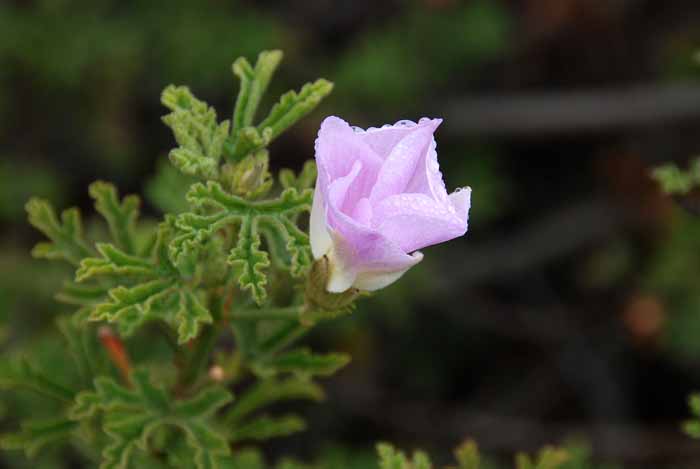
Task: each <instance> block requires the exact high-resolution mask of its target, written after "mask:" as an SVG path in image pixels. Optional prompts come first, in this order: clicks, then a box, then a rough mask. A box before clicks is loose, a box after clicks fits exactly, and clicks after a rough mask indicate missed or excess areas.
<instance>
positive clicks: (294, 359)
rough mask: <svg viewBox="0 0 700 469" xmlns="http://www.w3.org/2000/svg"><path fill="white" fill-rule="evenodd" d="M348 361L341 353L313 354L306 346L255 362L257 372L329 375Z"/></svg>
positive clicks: (347, 357)
mask: <svg viewBox="0 0 700 469" xmlns="http://www.w3.org/2000/svg"><path fill="white" fill-rule="evenodd" d="M349 362H350V356H348V355H345V354H341V353H329V354H326V355H320V354H313V353H311V351H310V350H308V349H306V348H301V349H297V350H292V351H289V352H285V353H282V354H280V355H277V356H275V357H272V358H268V359H266V360H264V361H262V362H261V363H256V364H255V368H256V371H257V372H258V373H262V374H274V373H296V374H298V375H301V376H330V375H332V374H334V373H335V372H336V371H338V370H339V369H340V368H342V367H344V366H345V365H347V364H348V363H349Z"/></svg>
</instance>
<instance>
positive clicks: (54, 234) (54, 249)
mask: <svg viewBox="0 0 700 469" xmlns="http://www.w3.org/2000/svg"><path fill="white" fill-rule="evenodd" d="M26 210H27V213H28V215H29V223H30V224H31V225H32V226H34V227H35V228H36V229H38V230H39V231H41V232H42V233H43V234H44V235H45V236H46V237H47V238H49V239H50V240H51V242H50V243H49V242H42V243H39V244H37V245H36V246H35V247H34V249H33V250H32V255H33V256H34V257H40V258H45V259H50V260H57V259H58V260H64V261H67V262H70V263H71V264H73V265H76V266H77V265H78V264H79V263H80V260H81V259H83V258H84V257H88V256H90V255H92V251H91V250H90V248H89V247H88V245H87V243H86V242H85V240H84V238H83V225H82V222H81V220H80V213H79V212H78V209H76V208H70V209H68V210H65V211H63V213H62V214H61V221H60V222H59V220H58V218H57V216H56V212H55V211H54V209H53V207H52V206H51V204H50V203H49V202H47V201H46V200H43V199H39V198H32V199H31V200H29V202H27V205H26Z"/></svg>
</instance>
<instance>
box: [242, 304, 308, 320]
mask: <svg viewBox="0 0 700 469" xmlns="http://www.w3.org/2000/svg"><path fill="white" fill-rule="evenodd" d="M302 307H303V306H301V305H299V306H287V307H284V308H261V309H242V310H237V311H231V319H233V320H236V319H238V320H242V321H258V320H265V319H286V320H289V319H299V316H300V314H301V310H302Z"/></svg>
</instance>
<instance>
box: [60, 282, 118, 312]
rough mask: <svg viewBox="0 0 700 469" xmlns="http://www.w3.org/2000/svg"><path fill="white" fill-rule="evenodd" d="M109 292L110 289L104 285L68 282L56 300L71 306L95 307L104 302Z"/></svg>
mask: <svg viewBox="0 0 700 469" xmlns="http://www.w3.org/2000/svg"><path fill="white" fill-rule="evenodd" d="M108 291H109V288H108V287H105V286H102V285H86V284H80V283H75V282H69V281H66V282H64V283H63V288H62V289H61V291H60V292H59V293H57V294H56V299H57V300H58V301H60V302H62V303H66V304H69V305H78V306H94V305H96V304H99V303H102V302H104V300H105V298H106V296H107V292H108Z"/></svg>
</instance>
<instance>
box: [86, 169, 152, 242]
mask: <svg viewBox="0 0 700 469" xmlns="http://www.w3.org/2000/svg"><path fill="white" fill-rule="evenodd" d="M89 192H90V196H91V197H92V198H93V199H95V209H96V210H97V211H98V212H99V213H100V214H101V215H102V216H103V217H104V218H105V220H107V225H108V226H109V231H110V233H111V235H112V238H113V239H114V241H115V244H116V245H117V247H119V248H120V249H121V250H123V251H124V252H125V253H127V254H136V240H135V235H134V228H135V225H136V219H137V218H138V216H139V207H140V205H141V202H140V200H139V198H138V197H137V196H135V195H128V196H126V197H124V199H123V200H121V201H120V200H119V194H118V193H117V189H116V188H115V187H114V185H112V184H109V183H106V182H103V181H96V182H93V183H92V184H90V188H89Z"/></svg>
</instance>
